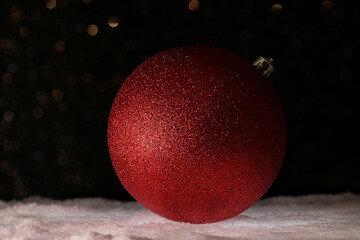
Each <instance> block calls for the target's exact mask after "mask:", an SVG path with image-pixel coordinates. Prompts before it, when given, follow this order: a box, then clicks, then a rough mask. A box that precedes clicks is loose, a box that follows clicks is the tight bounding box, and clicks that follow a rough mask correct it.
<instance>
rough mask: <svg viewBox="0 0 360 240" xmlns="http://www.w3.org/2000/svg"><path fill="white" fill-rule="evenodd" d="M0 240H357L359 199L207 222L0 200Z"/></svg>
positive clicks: (323, 200) (272, 208) (278, 200)
mask: <svg viewBox="0 0 360 240" xmlns="http://www.w3.org/2000/svg"><path fill="white" fill-rule="evenodd" d="M0 239H1V240H3V239H4V240H5V239H34V240H35V239H36V240H38V239H39V240H43V239H44V240H45V239H46V240H49V239H50V240H51V239H61V240H63V239H70V240H78V239H86V240H110V239H121V240H122V239H131V240H149V239H166V240H176V239H181V240H183V239H201V240H202V239H211V240H215V239H220V240H225V239H231V240H233V239H348V240H349V239H350V240H351V239H354V240H355V239H360V195H354V194H351V193H345V194H339V195H309V196H300V197H274V198H268V199H264V200H260V201H259V202H257V203H256V204H255V205H254V206H252V207H251V208H250V209H248V210H247V211H245V212H244V213H242V214H240V215H238V216H236V217H234V218H232V219H229V220H226V221H222V222H218V223H213V224H201V225H196V224H189V223H178V222H173V221H170V220H167V219H164V218H162V217H160V216H157V215H155V214H153V213H151V212H150V211H148V210H146V209H144V208H143V207H142V206H141V205H140V204H138V203H136V202H119V201H112V200H106V199H100V198H96V199H74V200H66V201H57V200H51V199H44V198H38V197H32V198H28V199H25V200H23V201H10V202H4V201H0Z"/></svg>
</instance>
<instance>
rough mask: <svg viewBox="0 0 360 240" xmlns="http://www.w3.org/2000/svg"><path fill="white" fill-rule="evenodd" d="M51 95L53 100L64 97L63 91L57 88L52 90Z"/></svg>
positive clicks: (59, 99)
mask: <svg viewBox="0 0 360 240" xmlns="http://www.w3.org/2000/svg"><path fill="white" fill-rule="evenodd" d="M51 96H52V98H53V99H54V100H55V101H61V100H62V99H63V98H64V93H63V91H61V90H59V89H55V90H54V91H52V93H51Z"/></svg>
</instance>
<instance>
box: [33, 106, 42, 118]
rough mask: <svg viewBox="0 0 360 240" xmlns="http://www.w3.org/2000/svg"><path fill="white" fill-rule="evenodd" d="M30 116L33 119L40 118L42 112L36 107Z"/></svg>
mask: <svg viewBox="0 0 360 240" xmlns="http://www.w3.org/2000/svg"><path fill="white" fill-rule="evenodd" d="M32 114H33V116H34V117H35V118H41V117H42V116H43V115H44V110H43V109H42V108H41V107H36V108H34V110H33V112H32Z"/></svg>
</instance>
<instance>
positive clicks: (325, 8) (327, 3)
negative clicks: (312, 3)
mask: <svg viewBox="0 0 360 240" xmlns="http://www.w3.org/2000/svg"><path fill="white" fill-rule="evenodd" d="M333 5H334V4H333V3H332V2H331V1H329V0H325V1H323V2H322V3H321V9H322V10H323V11H324V12H329V11H331V10H332V8H333Z"/></svg>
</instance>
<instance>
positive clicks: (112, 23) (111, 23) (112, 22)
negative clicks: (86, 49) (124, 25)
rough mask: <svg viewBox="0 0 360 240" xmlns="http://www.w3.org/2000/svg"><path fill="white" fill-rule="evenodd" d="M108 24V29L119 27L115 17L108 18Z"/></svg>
mask: <svg viewBox="0 0 360 240" xmlns="http://www.w3.org/2000/svg"><path fill="white" fill-rule="evenodd" d="M108 24H109V26H110V27H113V28H114V27H117V26H118V25H119V19H118V18H117V17H116V16H111V17H109V20H108Z"/></svg>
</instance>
